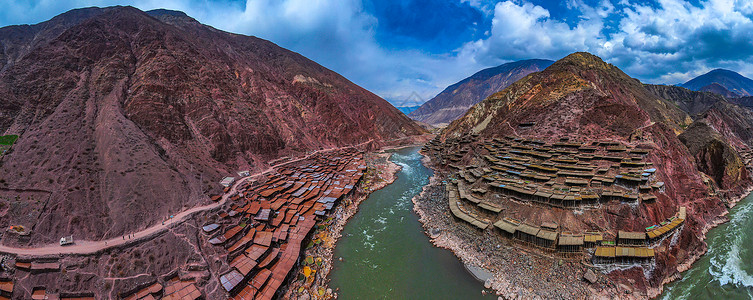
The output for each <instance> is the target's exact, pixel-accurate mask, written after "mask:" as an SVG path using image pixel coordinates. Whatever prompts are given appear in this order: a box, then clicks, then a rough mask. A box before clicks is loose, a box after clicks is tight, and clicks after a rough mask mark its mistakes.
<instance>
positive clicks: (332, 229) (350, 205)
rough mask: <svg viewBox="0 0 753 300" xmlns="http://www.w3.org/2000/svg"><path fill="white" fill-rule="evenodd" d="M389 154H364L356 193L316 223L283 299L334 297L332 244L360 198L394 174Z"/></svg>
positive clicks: (383, 185)
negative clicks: (364, 168) (365, 165)
mask: <svg viewBox="0 0 753 300" xmlns="http://www.w3.org/2000/svg"><path fill="white" fill-rule="evenodd" d="M391 155H392V154H391V153H387V152H382V153H370V154H367V161H368V168H369V169H368V171H367V173H366V174H365V176H364V178H363V180H362V183H361V186H359V187H358V190H357V191H356V193H354V194H353V195H351V196H349V197H347V198H346V199H344V200H343V202H342V204H341V205H339V206H338V207H337V208H336V209H335V211H334V212H333V213H332V214H331V215H330V217H329V218H328V219H327V221H326V222H324V223H322V224H321V225H319V227H318V228H317V229H316V231H315V232H314V233H313V234H312V238H311V242H310V243H309V244H308V246H307V249H306V250H305V252H304V259H303V261H302V263H301V265H299V266H298V267H297V268H296V269H295V270H294V271H293V272H295V273H293V274H298V275H297V277H294V278H293V279H292V283H291V284H290V286H289V287H288V289H287V291H286V292H285V293H284V296H283V299H333V298H337V292H336V291H333V290H332V289H330V288H329V287H328V283H329V278H328V275H329V272H330V271H331V270H332V261H333V259H334V258H333V257H332V255H333V251H334V249H335V245H336V244H337V241H338V239H340V237H341V232H342V230H343V228H344V227H345V224H347V223H348V220H350V218H351V217H353V215H355V214H356V212H358V206H359V205H360V204H361V202H363V201H364V200H366V198H368V196H369V195H370V194H371V193H373V192H374V191H377V190H379V189H381V188H384V187H385V186H387V185H389V184H391V183H392V182H394V181H395V179H396V178H397V172H399V171H400V168H401V167H400V166H399V165H397V164H395V163H393V162H391V161H390V160H389V158H390V156H391Z"/></svg>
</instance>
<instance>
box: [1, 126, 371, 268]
mask: <svg viewBox="0 0 753 300" xmlns="http://www.w3.org/2000/svg"><path fill="white" fill-rule="evenodd" d="M373 141H374V140H373V139H369V140H368V141H366V142H363V143H360V144H357V145H351V146H346V147H334V148H327V149H321V150H317V151H314V152H312V153H310V154H307V155H305V156H303V157H300V158H297V159H294V160H290V161H286V162H283V163H279V164H275V165H273V166H270V167H269V168H267V169H266V170H264V171H262V172H257V173H255V174H253V175H250V176H247V177H243V178H241V179H239V180H238V181H236V182H235V184H233V186H232V188H231V189H230V191H228V192H227V193H225V195H223V196H222V198H221V199H220V201H217V202H215V203H212V204H207V205H204V206H197V207H194V208H191V209H188V210H185V211H182V212H180V213H178V214H176V215H174V216H173V217H172V218H170V219H167V220H166V221H164V222H160V223H159V224H156V225H154V226H151V227H149V228H146V229H144V230H141V231H138V232H135V233H131V234H129V235H130V237H128V236H126V238H125V239H123V237H115V238H112V239H109V240H101V241H85V240H77V241H75V243H74V244H73V245H67V246H60V245H59V244H50V245H46V246H41V247H35V248H16V247H9V246H3V245H0V254H14V255H19V256H25V257H35V256H51V255H65V254H68V255H88V254H95V253H97V252H100V251H104V250H107V249H110V248H118V247H121V246H128V245H133V244H137V243H140V242H143V241H146V240H150V239H152V238H154V237H155V236H157V235H159V234H161V233H162V232H165V231H167V230H168V229H170V227H171V226H176V225H178V224H181V223H183V222H184V221H185V220H186V218H188V217H190V216H191V215H193V214H195V213H197V212H202V211H206V210H211V209H215V208H217V207H220V206H222V205H223V204H225V202H226V201H227V199H228V198H230V197H231V196H232V195H234V194H235V193H236V192H237V189H238V187H239V186H240V185H241V184H242V183H244V182H246V181H247V180H249V179H251V178H255V177H258V176H261V175H265V174H267V173H269V172H271V171H272V170H274V169H275V168H278V167H280V166H283V165H286V164H290V163H294V162H298V161H301V160H304V159H308V158H309V157H311V156H312V155H315V154H317V153H320V152H330V151H334V150H340V149H347V148H357V147H360V146H363V145H365V144H368V143H371V142H373Z"/></svg>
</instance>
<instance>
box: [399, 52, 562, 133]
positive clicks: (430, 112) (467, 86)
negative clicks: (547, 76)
mask: <svg viewBox="0 0 753 300" xmlns="http://www.w3.org/2000/svg"><path fill="white" fill-rule="evenodd" d="M552 63H553V61H551V60H543V59H530V60H521V61H517V62H512V63H506V64H503V65H500V66H497V67H493V68H488V69H484V70H481V71H479V72H478V73H476V74H473V75H472V76H471V77H468V78H466V79H463V80H461V81H460V82H458V83H456V84H453V85H451V86H449V87H447V88H446V89H445V90H444V91H442V92H441V93H439V95H437V96H436V97H434V98H432V99H430V100H429V101H427V102H426V103H424V104H423V105H421V107H419V108H418V109H416V110H415V111H413V112H412V113H411V114H410V115H408V116H409V117H411V118H413V119H414V120H417V121H421V122H424V123H428V124H431V125H434V126H442V125H444V124H446V123H449V122H452V121H453V120H455V119H457V118H459V117H461V116H463V114H464V113H465V112H466V111H467V110H468V108H470V107H471V106H473V105H474V104H476V103H479V102H480V101H481V100H484V99H485V98H486V97H489V95H491V94H493V93H496V92H498V91H501V90H502V89H504V88H506V87H507V86H509V85H511V84H512V83H513V82H516V81H518V80H519V79H521V78H523V77H524V76H526V75H528V74H530V73H533V72H538V71H541V70H543V69H545V68H546V67H548V66H549V65H551V64H552Z"/></svg>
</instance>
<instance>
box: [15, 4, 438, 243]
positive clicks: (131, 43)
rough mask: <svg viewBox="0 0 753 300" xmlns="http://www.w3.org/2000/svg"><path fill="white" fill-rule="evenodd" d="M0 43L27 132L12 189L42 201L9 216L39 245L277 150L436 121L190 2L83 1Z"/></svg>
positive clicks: (174, 205) (147, 221)
mask: <svg viewBox="0 0 753 300" xmlns="http://www.w3.org/2000/svg"><path fill="white" fill-rule="evenodd" d="M0 44H1V46H0V48H2V49H5V51H4V52H3V53H2V57H1V58H0V67H1V69H0V70H1V71H0V99H3V101H2V103H0V132H4V134H16V135H19V136H20V138H19V139H18V141H17V142H16V144H15V145H14V147H13V151H12V152H11V153H9V154H6V155H5V156H3V157H2V161H1V163H2V165H1V166H0V191H4V192H7V193H9V195H10V194H13V193H35V195H37V194H38V195H37V196H36V197H37V199H38V200H39V201H36V202H34V203H28V205H26V206H24V207H25V208H24V210H23V212H24V213H19V212H15V213H12V214H8V215H7V216H3V217H2V218H0V220H2V221H0V223H2V224H0V225H3V226H7V225H16V224H23V225H25V226H27V228H32V229H33V234H32V238H31V241H30V243H32V244H38V243H51V242H57V240H58V239H59V238H60V236H63V235H68V234H74V235H75V236H77V238H78V239H101V238H104V237H113V236H118V235H122V234H123V233H125V232H130V231H132V230H136V229H140V228H144V227H146V226H147V225H151V224H155V223H159V219H160V218H162V217H163V216H165V215H170V214H171V213H175V212H177V211H181V210H184V209H185V208H186V207H192V206H195V205H197V204H199V203H204V202H208V194H209V193H216V192H217V191H218V190H219V188H220V186H219V185H218V184H217V183H218V181H219V180H220V179H221V178H222V177H224V176H231V175H233V174H235V172H236V171H238V170H248V169H250V170H252V171H253V170H263V169H266V168H267V167H268V164H267V162H268V161H270V160H272V159H275V158H278V157H283V156H297V155H302V154H305V153H306V152H310V151H313V150H318V149H322V148H330V147H339V146H348V145H354V144H365V145H370V147H377V146H379V145H382V144H386V143H392V141H393V140H401V139H402V140H405V139H410V138H412V137H414V136H416V135H419V134H423V133H425V132H426V131H425V130H424V129H422V128H421V127H419V126H418V125H417V124H415V123H414V122H413V121H412V120H410V119H409V118H408V117H406V116H405V115H404V114H402V113H400V111H398V110H397V109H396V108H394V107H393V106H392V105H390V104H389V103H388V102H386V101H385V100H383V99H381V98H379V97H378V96H376V95H374V94H372V93H370V92H369V91H367V90H365V89H363V88H361V87H359V86H357V85H355V84H353V83H352V82H350V81H348V80H347V79H345V78H344V77H342V76H340V75H339V74H337V73H335V72H333V71H331V70H328V69H327V68H325V67H322V66H321V65H319V64H317V63H315V62H313V61H311V60H309V59H307V58H305V57H303V56H301V55H299V54H297V53H294V52H291V51H289V50H286V49H283V48H281V47H279V46H277V45H275V44H274V43H272V42H269V41H266V40H263V39H260V38H256V37H251V36H244V35H238V34H232V33H228V32H223V31H220V30H217V29H214V28H212V27H209V26H206V25H203V24H200V23H199V22H197V21H196V20H194V19H192V18H190V17H188V16H187V15H185V14H184V13H181V12H174V11H167V10H156V11H150V12H143V11H140V10H138V9H136V8H133V7H108V8H86V9H78V10H73V11H70V12H67V13H65V14H62V15H60V16H57V17H55V18H53V19H51V20H50V21H47V22H43V23H40V24H37V25H31V26H28V25H22V26H9V27H3V28H0ZM3 195H5V194H3ZM9 197H12V195H10V196H9ZM40 197H41V199H39V198H40ZM6 207H7V206H6ZM27 210H28V212H34V213H29V214H26V213H25V212H27ZM6 211H7V210H6ZM0 213H2V211H0ZM8 240H9V239H4V242H6V243H7V242H8Z"/></svg>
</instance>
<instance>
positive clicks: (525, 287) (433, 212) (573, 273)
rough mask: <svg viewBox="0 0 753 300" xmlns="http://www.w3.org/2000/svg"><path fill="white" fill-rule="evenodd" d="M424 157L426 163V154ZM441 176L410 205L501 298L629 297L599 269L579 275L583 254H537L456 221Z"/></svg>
mask: <svg viewBox="0 0 753 300" xmlns="http://www.w3.org/2000/svg"><path fill="white" fill-rule="evenodd" d="M423 161H424V164H425V165H427V166H431V161H430V160H429V159H428V158H424V160H423ZM442 180H443V178H442V175H441V174H440V173H439V172H437V173H436V175H435V176H434V177H432V178H431V181H430V183H429V184H428V185H427V186H425V187H424V189H423V192H422V193H421V194H420V195H418V196H416V197H414V198H413V203H414V210H415V212H416V213H417V214H418V216H419V218H420V221H421V223H422V224H423V226H424V229H425V230H426V232H427V235H429V236H430V237H431V241H432V243H433V244H434V245H436V246H437V247H441V248H446V249H449V250H450V251H452V252H453V253H455V255H456V256H457V257H458V258H459V259H460V260H461V261H462V262H463V263H464V264H466V265H470V266H475V267H479V268H483V269H485V270H486V271H488V272H490V273H492V274H493V276H492V277H491V278H490V279H489V280H487V281H486V282H485V286H486V287H487V288H490V289H492V290H494V292H495V293H496V294H497V295H499V296H500V298H504V299H550V298H552V299H583V298H589V297H591V296H594V295H617V294H621V295H625V296H627V297H628V298H632V297H631V296H633V295H631V294H627V293H630V291H631V289H630V288H629V287H626V286H621V285H618V284H615V283H613V282H612V281H611V280H610V279H609V278H608V277H606V276H604V275H603V274H601V273H600V272H595V273H596V274H597V276H596V277H597V280H596V282H595V283H593V284H589V283H587V282H586V281H585V280H584V279H583V276H584V274H585V272H586V271H587V270H588V269H589V267H588V264H587V262H586V261H585V260H584V259H583V258H582V257H578V258H564V257H556V256H549V255H542V254H539V253H536V252H534V251H531V250H530V249H527V248H526V247H525V246H523V245H521V244H519V243H515V242H512V241H510V240H508V239H505V238H503V237H502V236H500V235H499V234H495V233H493V232H492V231H489V230H487V231H484V232H481V231H479V230H477V229H476V228H474V227H471V226H469V225H468V224H464V223H460V222H457V221H455V220H454V219H453V216H452V215H451V214H450V213H449V211H450V210H449V204H448V199H447V197H446V195H445V192H444V187H443V185H442V182H441V181H442ZM468 276H471V275H470V274H469V275H468ZM626 292H627V293H626Z"/></svg>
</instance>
